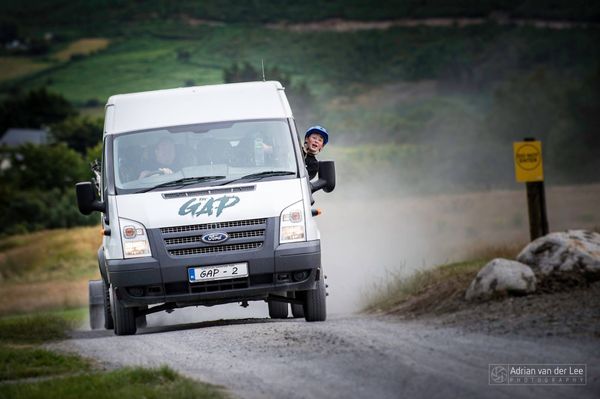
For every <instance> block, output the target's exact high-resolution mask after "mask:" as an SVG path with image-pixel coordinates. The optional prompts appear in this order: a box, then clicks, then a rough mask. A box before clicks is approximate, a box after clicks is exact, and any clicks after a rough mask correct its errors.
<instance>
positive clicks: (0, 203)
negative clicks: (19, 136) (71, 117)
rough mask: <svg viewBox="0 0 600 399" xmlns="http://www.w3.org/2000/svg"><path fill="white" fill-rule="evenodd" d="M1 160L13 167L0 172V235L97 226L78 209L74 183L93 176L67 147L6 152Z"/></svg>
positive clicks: (34, 148) (78, 156)
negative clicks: (0, 210) (45, 229)
mask: <svg viewBox="0 0 600 399" xmlns="http://www.w3.org/2000/svg"><path fill="white" fill-rule="evenodd" d="M1 158H2V159H5V160H7V161H8V162H9V163H10V165H11V166H10V167H9V168H6V169H4V170H2V171H0V209H2V212H1V213H0V235H2V234H12V233H23V232H27V231H34V230H39V229H43V228H59V227H73V226H78V225H91V224H95V223H97V222H98V218H97V215H96V216H83V215H81V214H80V213H79V211H78V209H77V205H76V201H75V193H74V186H75V183H76V182H78V181H83V180H89V178H90V172H89V171H88V168H87V166H86V165H85V163H84V160H83V159H82V157H81V156H80V155H78V154H77V153H76V152H75V151H74V150H71V149H70V148H68V147H67V146H66V145H65V144H63V143H61V144H57V145H52V146H36V145H32V144H26V145H24V146H21V147H17V148H14V149H6V148H3V149H2V152H1Z"/></svg>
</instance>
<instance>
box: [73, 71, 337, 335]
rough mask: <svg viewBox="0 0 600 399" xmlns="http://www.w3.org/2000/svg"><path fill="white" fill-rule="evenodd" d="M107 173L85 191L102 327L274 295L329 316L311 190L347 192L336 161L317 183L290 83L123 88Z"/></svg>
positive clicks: (312, 317) (284, 311)
mask: <svg viewBox="0 0 600 399" xmlns="http://www.w3.org/2000/svg"><path fill="white" fill-rule="evenodd" d="M104 123H105V124H104V138H103V144H104V145H103V153H102V162H101V172H100V176H99V177H100V178H99V179H98V180H99V191H100V198H99V199H98V197H97V195H96V189H95V187H94V184H93V183H92V182H83V183H78V184H77V186H76V191H77V201H78V206H79V210H80V211H81V212H82V213H83V214H90V213H91V212H92V211H100V212H102V227H103V229H104V239H103V242H102V246H101V247H100V249H99V251H98V263H99V268H100V274H101V276H102V279H101V280H99V281H91V282H90V320H91V324H92V327H93V328H99V327H100V326H101V324H102V319H104V327H105V328H107V329H111V328H114V331H115V334H117V335H128V334H135V332H136V329H137V327H138V326H140V325H144V324H145V320H146V315H147V314H150V313H154V312H159V311H167V312H170V311H172V310H173V309H175V308H182V307H186V306H197V305H207V306H212V305H217V304H224V303H230V302H240V303H241V304H242V306H247V305H248V301H266V302H268V306H269V315H270V316H271V317H272V318H286V317H287V316H288V304H291V308H292V315H293V316H294V317H304V318H305V319H306V320H307V321H323V320H325V318H326V306H325V298H326V293H325V283H324V278H325V276H324V274H323V268H322V265H321V247H320V235H319V230H318V228H317V225H316V223H315V220H314V216H316V214H317V212H316V211H315V210H313V209H312V208H311V206H312V203H313V200H312V193H313V192H315V191H317V190H319V189H323V190H324V191H326V192H330V191H332V190H333V189H334V187H335V168H334V164H333V162H330V161H328V162H325V161H322V162H320V164H319V177H318V180H316V181H313V182H310V181H309V178H308V173H307V171H306V168H305V166H304V162H303V154H302V150H301V146H302V144H303V141H304V140H303V137H299V135H298V131H297V129H296V126H295V123H294V119H293V116H292V111H291V109H290V106H289V103H288V101H287V98H286V96H285V92H284V88H283V87H282V86H281V84H280V83H279V82H251V83H235V84H223V85H213V86H202V87H189V88H179V89H172V90H158V91H150V92H144V93H132V94H123V95H116V96H112V97H110V98H109V100H108V103H107V105H106V117H105V122H104Z"/></svg>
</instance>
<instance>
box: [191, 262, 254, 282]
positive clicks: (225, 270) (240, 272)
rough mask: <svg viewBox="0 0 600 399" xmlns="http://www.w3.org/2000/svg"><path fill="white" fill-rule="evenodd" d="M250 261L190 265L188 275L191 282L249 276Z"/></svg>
mask: <svg viewBox="0 0 600 399" xmlns="http://www.w3.org/2000/svg"><path fill="white" fill-rule="evenodd" d="M247 276H248V263H231V264H229V265H217V266H202V267H190V268H189V269H188V277H189V280H190V283H198V282H201V281H212V280H227V279H231V278H239V277H247Z"/></svg>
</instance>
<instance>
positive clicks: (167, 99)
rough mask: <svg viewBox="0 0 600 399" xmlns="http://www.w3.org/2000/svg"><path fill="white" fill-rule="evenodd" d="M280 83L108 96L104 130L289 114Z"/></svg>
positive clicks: (285, 115) (143, 128) (290, 115)
mask: <svg viewBox="0 0 600 399" xmlns="http://www.w3.org/2000/svg"><path fill="white" fill-rule="evenodd" d="M291 117H292V111H291V108H290V105H289V103H288V101H287V98H286V96H285V93H284V88H283V86H281V83H279V82H275V81H268V82H247V83H229V84H219V85H209V86H196V87H183V88H178V89H167V90H155V91H146V92H140V93H130V94H119V95H115V96H111V97H110V98H109V99H108V103H107V104H106V118H105V125H104V126H105V127H104V131H105V134H115V133H123V132H130V131H136V130H146V129H154V128H162V127H169V126H181V125H192V124H197V123H211V122H221V121H236V120H253V119H254V120H256V119H282V118H291Z"/></svg>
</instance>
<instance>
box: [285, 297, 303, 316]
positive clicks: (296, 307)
mask: <svg viewBox="0 0 600 399" xmlns="http://www.w3.org/2000/svg"><path fill="white" fill-rule="evenodd" d="M287 296H288V298H300V297H301V295H300V293H298V295H296V292H294V291H288V295H287ZM291 306H292V316H293V317H294V319H299V318H303V317H304V308H303V307H302V304H296V303H292V304H291Z"/></svg>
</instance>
